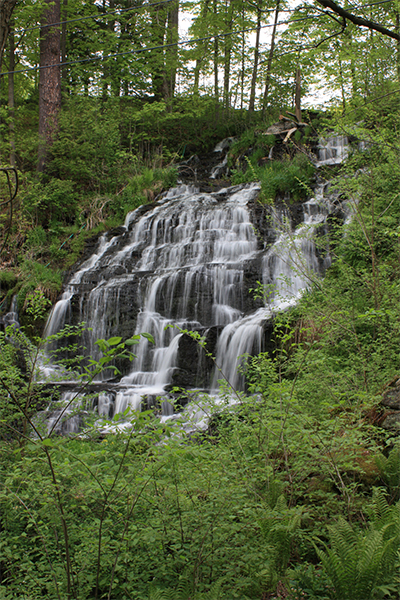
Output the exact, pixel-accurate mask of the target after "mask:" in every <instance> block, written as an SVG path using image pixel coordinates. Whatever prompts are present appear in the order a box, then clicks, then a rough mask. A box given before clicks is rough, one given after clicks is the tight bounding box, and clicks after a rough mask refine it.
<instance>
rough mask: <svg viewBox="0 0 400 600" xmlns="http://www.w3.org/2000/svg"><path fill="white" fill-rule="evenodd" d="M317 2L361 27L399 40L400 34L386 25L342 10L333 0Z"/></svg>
mask: <svg viewBox="0 0 400 600" xmlns="http://www.w3.org/2000/svg"><path fill="white" fill-rule="evenodd" d="M317 2H318V4H320V5H321V6H323V7H324V8H329V9H330V10H332V11H333V12H334V13H336V14H337V15H339V16H340V17H342V18H343V19H347V20H348V21H351V22H352V23H354V24H355V25H360V26H361V27H367V28H368V29H372V30H373V31H378V33H382V35H386V36H387V37H390V38H392V39H394V40H397V41H398V42H400V34H398V33H396V32H394V31H391V30H390V29H386V27H382V25H380V24H379V23H375V22H374V21H369V20H368V19H363V18H362V17H357V16H356V15H352V14H351V13H349V12H348V11H347V10H344V9H343V8H342V7H341V6H338V5H337V4H336V3H335V2H333V0H317Z"/></svg>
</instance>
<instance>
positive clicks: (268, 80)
mask: <svg viewBox="0 0 400 600" xmlns="http://www.w3.org/2000/svg"><path fill="white" fill-rule="evenodd" d="M279 4H280V0H276V7H275V16H274V26H273V28H272V34H271V45H270V47H269V54H268V63H267V75H266V77H265V88H264V98H263V109H262V117H263V118H264V117H265V111H266V110H267V102H268V94H269V86H270V83H271V70H272V59H273V57H274V49H275V35H276V26H277V23H278V16H279Z"/></svg>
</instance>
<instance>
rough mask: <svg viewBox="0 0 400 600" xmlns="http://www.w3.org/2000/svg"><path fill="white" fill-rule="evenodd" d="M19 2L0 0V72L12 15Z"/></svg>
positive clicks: (15, 0)
mask: <svg viewBox="0 0 400 600" xmlns="http://www.w3.org/2000/svg"><path fill="white" fill-rule="evenodd" d="M17 1H18V0H0V71H1V65H2V61H3V54H4V49H5V47H6V44H7V38H8V34H9V31H10V21H11V15H12V13H13V10H14V8H15V5H16V4H17Z"/></svg>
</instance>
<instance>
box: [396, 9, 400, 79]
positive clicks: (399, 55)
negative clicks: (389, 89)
mask: <svg viewBox="0 0 400 600" xmlns="http://www.w3.org/2000/svg"><path fill="white" fill-rule="evenodd" d="M396 31H397V33H398V34H399V35H400V14H399V12H398V11H397V12H396ZM396 67H397V81H398V82H400V40H397V44H396Z"/></svg>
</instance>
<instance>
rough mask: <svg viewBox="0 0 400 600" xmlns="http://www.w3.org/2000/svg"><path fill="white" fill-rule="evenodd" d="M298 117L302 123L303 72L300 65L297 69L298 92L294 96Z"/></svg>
mask: <svg viewBox="0 0 400 600" xmlns="http://www.w3.org/2000/svg"><path fill="white" fill-rule="evenodd" d="M294 106H295V114H296V119H297V120H298V122H299V123H301V73H300V67H297V69H296V92H295V97H294Z"/></svg>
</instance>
